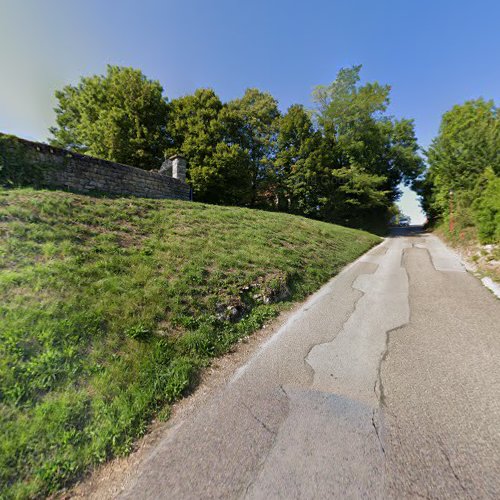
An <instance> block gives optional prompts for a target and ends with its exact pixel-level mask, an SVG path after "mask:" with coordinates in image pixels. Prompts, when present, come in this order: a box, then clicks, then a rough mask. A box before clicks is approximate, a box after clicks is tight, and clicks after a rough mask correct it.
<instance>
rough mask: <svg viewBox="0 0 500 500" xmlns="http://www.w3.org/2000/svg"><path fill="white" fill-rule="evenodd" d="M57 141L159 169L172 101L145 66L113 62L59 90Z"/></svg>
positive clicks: (53, 131)
mask: <svg viewBox="0 0 500 500" xmlns="http://www.w3.org/2000/svg"><path fill="white" fill-rule="evenodd" d="M56 98H57V101H58V104H57V107H56V108H55V112H56V126H55V127H52V128H51V129H50V132H51V134H52V138H51V140H50V142H51V144H52V145H54V146H59V147H63V148H67V149H71V150H73V151H77V152H81V153H86V154H89V155H91V156H97V157H99V158H104V159H106V160H111V161H116V162H120V163H126V164H130V165H134V166H137V167H141V168H145V169H152V168H158V165H159V164H160V163H161V159H162V158H163V155H164V150H165V148H166V147H167V145H168V137H167V134H166V124H167V120H168V106H167V101H166V99H165V98H164V97H163V88H162V87H161V85H160V84H159V82H156V81H152V80H149V79H147V78H146V77H145V76H144V75H143V74H142V72H141V71H140V70H136V69H133V68H125V67H119V66H111V65H110V66H108V68H107V73H106V75H95V76H91V77H84V78H81V80H80V82H79V83H78V85H76V86H73V85H67V86H66V87H64V88H63V89H62V90H59V91H56Z"/></svg>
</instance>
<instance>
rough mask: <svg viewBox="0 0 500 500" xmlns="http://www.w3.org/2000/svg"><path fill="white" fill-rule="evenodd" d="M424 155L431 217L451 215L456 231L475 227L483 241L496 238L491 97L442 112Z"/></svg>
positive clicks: (497, 137) (498, 159)
mask: <svg viewBox="0 0 500 500" xmlns="http://www.w3.org/2000/svg"><path fill="white" fill-rule="evenodd" d="M427 155H428V159H429V169H428V172H427V175H426V177H425V180H424V181H423V182H422V183H421V185H420V193H421V195H422V198H423V207H424V209H425V210H426V212H427V214H428V215H429V217H430V219H431V220H432V221H433V222H436V221H439V220H441V221H445V222H448V221H449V220H450V217H451V218H452V219H453V223H454V224H453V227H454V230H455V231H456V232H460V231H462V230H464V229H465V228H467V227H473V228H476V229H477V231H478V235H479V237H480V239H481V241H482V242H484V243H488V242H498V241H500V113H499V111H498V108H497V107H496V106H495V104H494V103H493V101H485V100H484V99H477V100H472V101H467V102H466V103H464V104H462V105H457V106H454V107H453V108H452V109H451V110H450V111H448V112H447V113H445V114H444V115H443V119H442V122H441V127H440V129H439V134H438V136H437V137H436V138H435V139H434V141H433V142H432V145H431V147H430V148H429V151H428V153H427ZM450 210H451V214H450Z"/></svg>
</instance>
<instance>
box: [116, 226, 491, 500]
mask: <svg viewBox="0 0 500 500" xmlns="http://www.w3.org/2000/svg"><path fill="white" fill-rule="evenodd" d="M415 239H416V238H415V236H412V234H411V232H410V233H406V234H405V235H403V237H395V238H389V239H387V240H386V241H385V242H384V243H383V244H382V245H381V246H379V247H377V248H375V249H372V250H371V251H370V252H368V253H367V254H365V256H363V257H362V258H361V259H359V260H358V261H357V262H355V263H353V264H352V265H350V266H348V268H346V269H345V270H344V271H343V272H341V273H340V274H339V275H338V276H337V277H336V278H335V279H333V280H331V281H330V282H329V283H328V284H327V285H326V286H325V287H323V288H322V289H321V290H320V291H319V292H318V293H316V294H315V295H314V296H313V297H312V298H311V299H310V300H309V301H308V302H307V303H306V304H304V305H303V307H301V308H300V309H299V310H298V311H297V313H295V314H294V315H293V316H292V317H290V319H289V320H288V322H287V323H286V324H285V325H284V326H283V327H282V328H280V330H279V331H278V332H277V334H275V335H274V336H273V337H271V338H270V339H269V340H268V341H267V342H265V343H264V344H263V345H262V346H261V348H260V349H259V350H258V351H257V352H256V353H255V355H254V356H253V357H252V358H251V359H250V360H249V361H248V362H247V363H246V364H245V365H244V366H242V367H241V368H240V369H238V370H237V372H236V373H235V374H234V376H233V377H232V379H231V380H230V381H229V383H228V384H227V385H226V386H225V387H223V388H222V389H221V392H220V393H218V394H217V397H214V398H213V399H212V400H211V401H209V402H208V403H207V404H206V405H205V406H203V407H200V409H199V411H198V413H196V415H194V417H193V418H191V419H190V420H188V421H186V422H185V424H184V425H183V426H182V427H180V428H179V429H178V430H176V432H175V434H174V435H171V436H170V437H169V439H165V440H164V441H163V442H161V443H160V444H159V446H158V447H157V449H156V450H155V451H154V453H152V454H151V456H150V457H149V459H147V460H145V461H144V463H143V464H142V465H141V467H140V469H139V470H138V471H134V474H135V475H134V481H133V482H132V483H131V484H129V485H127V487H126V488H124V492H123V495H122V497H123V498H134V500H135V499H136V498H139V499H145V498H151V499H152V498H155V499H156V498H174V497H175V498H176V499H183V498H231V499H232V498H239V497H244V498H247V499H264V498H266V499H267V498H286V499H302V498H331V497H339V498H346V497H347V498H401V497H417V496H418V497H422V498H429V497H436V496H439V497H442V498H454V497H459V498H464V497H465V496H466V490H465V484H467V486H469V484H470V488H469V491H476V492H481V491H483V492H494V493H496V492H497V491H498V492H500V490H499V487H500V484H499V483H500V480H499V479H497V478H496V476H494V475H493V474H489V475H488V469H485V468H484V467H483V469H482V473H483V476H485V477H487V481H488V484H487V487H485V488H484V489H483V490H481V487H480V486H478V485H477V484H476V489H475V490H474V489H473V487H474V484H473V482H474V479H471V477H480V475H479V474H476V475H475V476H471V475H470V474H469V475H468V476H464V474H465V473H463V471H466V470H468V469H467V467H469V464H470V463H471V462H474V460H475V457H474V456H470V454H469V455H467V453H465V454H464V453H463V449H464V448H463V445H461V446H462V448H460V450H459V451H457V449H456V448H453V446H454V443H455V441H454V440H455V434H453V433H452V432H451V431H448V433H443V434H442V435H443V436H444V437H443V439H442V440H441V441H439V442H438V439H437V437H439V436H440V435H441V434H440V432H441V429H440V428H436V424H435V422H440V425H441V426H443V427H446V426H447V425H448V421H449V420H450V418H452V417H453V415H455V417H454V418H455V421H454V422H460V421H461V420H460V419H466V420H467V419H468V420H467V422H468V424H467V425H468V432H470V433H471V434H473V435H477V436H479V437H480V438H481V439H478V440H476V441H471V440H470V439H469V440H467V436H466V437H465V438H463V439H464V441H465V442H466V443H467V445H468V446H469V447H470V448H471V449H476V448H477V449H479V450H480V451H481V453H483V454H484V453H486V458H484V457H482V456H481V460H484V463H487V464H489V465H490V469H492V470H494V467H495V464H497V462H498V465H499V467H497V470H500V460H498V459H497V458H495V457H492V456H491V455H488V454H487V452H485V451H484V449H483V448H481V446H482V443H488V442H492V443H497V441H499V440H498V439H497V438H495V436H498V435H500V432H497V433H496V434H495V429H494V428H493V430H491V429H489V428H487V429H488V432H487V433H486V434H485V435H483V434H481V432H483V430H484V428H485V427H484V422H483V421H482V423H483V424H482V426H481V427H480V428H479V427H478V429H479V430H476V427H477V426H476V427H475V426H474V425H475V422H474V421H470V419H469V417H468V415H467V414H465V413H464V411H463V408H464V404H467V400H465V401H464V399H463V398H462V396H461V394H459V393H457V390H456V388H455V389H454V388H453V378H452V377H453V376H456V375H457V372H456V370H457V366H458V367H459V366H460V363H464V362H467V360H468V359H469V358H470V357H471V356H472V355H473V354H474V352H473V351H474V348H475V347H476V344H477V343H478V342H480V339H481V336H484V335H485V333H484V332H490V333H491V332H492V331H493V330H494V327H493V328H491V327H489V326H488V320H489V319H490V318H492V321H493V320H495V318H497V319H498V318H499V315H498V309H495V305H491V303H489V302H488V300H489V299H490V295H489V293H488V292H487V291H486V290H484V289H483V288H482V286H481V285H480V284H477V286H478V287H479V288H478V289H476V288H474V287H475V286H476V285H475V282H474V283H471V282H470V281H467V280H469V279H473V278H471V277H470V276H468V275H466V274H465V273H464V270H463V266H461V265H460V262H457V261H456V257H454V256H453V254H452V253H450V252H447V249H446V247H444V245H442V244H441V243H440V242H439V241H436V238H435V237H433V236H425V237H418V239H417V241H416V242H415ZM422 248H425V255H426V256H427V257H426V258H427V259H428V260H427V261H424V262H421V257H422V255H421V253H420V252H423V250H422ZM419 259H420V260H419ZM430 262H432V264H431V265H429V263H430ZM419 266H420V267H419ZM422 266H423V267H422ZM410 270H411V272H410ZM431 271H432V272H431ZM422 273H423V274H422ZM420 274H422V277H421V276H420ZM429 276H430V278H429ZM424 277H425V279H424ZM433 280H434V281H433ZM464 280H465V281H464ZM428 282H429V283H430V282H432V283H431V286H429V285H428ZM455 282H456V283H457V284H459V285H460V286H462V287H465V288H466V290H467V292H463V293H462V292H461V291H460V287H455V288H454V287H453V284H454V283H455ZM443 286H446V287H447V288H446V289H447V295H445V296H442V294H441V292H440V287H443ZM461 293H462V295H464V297H461V295H460V294H461ZM412 294H413V295H412ZM481 294H486V295H487V296H486V297H484V296H483V295H481ZM448 296H453V297H454V298H455V299H456V300H457V301H459V302H460V301H461V302H460V304H461V305H460V307H456V308H455V309H454V314H455V315H456V316H457V317H458V320H457V321H456V322H455V323H454V324H455V327H454V328H455V330H456V332H458V333H457V335H456V336H455V337H452V335H454V334H455V331H453V330H450V328H448V329H447V330H446V335H445V336H442V337H439V336H438V335H437V333H439V329H440V328H443V323H446V321H447V319H446V318H448V317H449V316H448V315H446V314H445V313H446V312H447V311H442V310H441V309H440V308H439V307H437V306H436V304H437V305H439V302H440V301H443V300H445V301H446V300H448ZM473 297H479V298H478V299H476V303H475V307H477V308H480V307H481V304H482V303H483V302H485V301H486V302H488V304H487V305H486V306H485V311H487V314H485V319H484V321H483V323H482V327H481V329H480V330H478V331H477V332H475V337H474V339H475V343H474V345H471V346H468V349H466V357H463V356H461V353H460V352H459V353H456V352H455V351H456V349H455V343H456V342H458V341H460V339H461V337H460V335H467V334H468V333H469V332H470V328H471V326H470V325H471V324H472V325H475V323H476V322H477V321H478V320H477V319H476V318H474V317H473V316H472V315H470V314H468V311H467V307H464V305H463V304H468V302H469V301H470V300H471V298H473ZM491 299H492V300H495V299H494V298H492V297H491ZM415 303H416V304H417V305H416V306H415ZM445 303H446V307H448V308H450V307H453V304H452V302H451V301H448V302H445ZM412 304H413V305H412ZM450 304H452V305H450ZM478 304H479V305H478ZM410 306H411V307H412V309H411V315H410ZM415 307H417V309H414V308H415ZM430 310H432V315H431V317H427V316H428V313H427V311H430ZM415 311H416V312H415ZM443 318H445V319H443ZM498 323H500V319H499V321H498V322H497V324H498ZM415 324H417V326H415ZM436 325H437V326H436ZM461 328H462V329H465V333H463V332H462V331H461V330H460V329H461ZM467 329H468V330H467ZM409 332H411V335H410V334H409ZM438 337H439V339H440V342H441V344H433V342H437V340H436V339H437V338H438ZM497 337H498V336H497ZM497 337H495V336H486V340H484V346H486V347H484V348H482V350H479V352H478V354H477V359H478V360H480V362H479V361H478V363H479V365H478V366H480V368H479V369H478V371H477V373H476V378H475V379H474V383H475V384H477V383H479V382H478V381H480V380H481V377H482V378H485V377H488V376H489V375H488V373H486V374H485V373H484V370H483V368H482V364H485V363H489V362H490V361H491V360H493V359H496V358H494V356H493V355H492V354H491V355H489V357H485V356H484V350H485V349H486V351H487V352H490V350H491V349H498V350H497V351H494V350H493V351H491V352H498V353H499V354H500V345H498V348H497V347H494V346H496V345H497V344H498V341H497V340H496V339H497ZM421 338H425V339H426V340H425V342H427V344H425V348H426V350H424V351H421V350H420V351H419V349H422V346H421V344H420V343H419V342H420V339H421ZM452 338H453V341H452V340H450V339H452ZM495 342H497V344H495ZM409 346H412V347H409ZM443 346H444V347H443ZM439 349H441V351H442V352H445V353H446V355H443V354H441V357H438V358H436V357H434V358H433V363H428V362H427V358H432V356H433V355H434V352H435V351H439ZM446 356H448V357H450V356H455V358H454V359H455V361H454V363H452V364H451V365H450V364H446V359H444V358H445V357H446ZM491 362H492V363H494V361H491ZM398 363H399V364H398ZM440 363H441V364H443V366H444V368H442V367H441V366H440V365H439V364H440ZM422 367H425V369H422ZM410 368H411V371H410ZM495 369H496V370H497V372H496V373H498V365H497V364H493V365H491V366H489V370H490V372H493V371H494V370H495ZM439 370H441V371H439ZM481 370H483V371H481ZM459 374H460V373H459ZM478 374H479V375H478ZM468 380H469V379H464V380H461V384H465V383H467V381H468ZM492 380H493V381H491V380H490V379H488V383H489V386H491V387H494V379H492ZM471 383H472V382H471ZM404 384H406V385H404ZM402 387H405V390H404V392H401V390H402V389H401V388H402ZM485 387H487V386H485ZM459 389H460V391H461V390H462V388H461V387H459ZM470 390H471V391H473V390H474V386H471V389H470ZM483 390H485V391H487V390H488V389H487V388H486V389H483ZM439 391H440V392H439ZM433 392H439V393H440V394H441V398H439V397H435V396H434V393H433ZM462 392H463V391H462ZM448 397H450V398H451V399H450V404H448V399H447V398H448ZM454 398H455V399H456V401H458V402H459V403H460V404H455V406H453V403H454V401H455V399H454ZM430 400H432V405H434V406H430V404H429V403H428V401H430ZM471 401H473V402H474V404H482V405H483V407H484V408H485V411H484V413H486V414H487V415H488V416H489V419H490V420H494V419H492V418H491V414H495V411H496V410H495V408H496V406H495V404H496V403H495V401H496V400H495V399H494V398H490V399H489V400H486V401H482V400H481V399H478V398H477V397H476V399H474V400H472V399H471ZM488 405H490V406H488ZM490 408H493V410H490V411H489V413H488V412H487V410H488V409H490ZM473 411H474V407H470V408H469V412H471V413H472V412H473ZM498 411H500V408H498ZM427 412H428V413H429V414H432V418H431V417H428V415H427ZM453 412H455V414H453ZM443 415H444V417H443ZM449 415H451V417H450V418H448V416H449ZM457 415H458V416H457ZM476 418H477V417H476ZM488 422H489V421H488ZM454 425H455V424H454ZM450 429H452V430H456V429H457V427H456V426H455V427H453V426H451V427H450ZM458 429H460V428H458ZM497 431H500V430H499V429H497ZM474 433H476V434H474ZM484 436H487V438H488V439H487V440H486V439H485V438H484ZM495 439H497V441H495ZM488 440H489V441H488ZM439 443H441V444H439ZM497 444H498V447H497V449H500V442H498V443H497ZM450 449H451V450H453V455H452V456H453V457H454V462H453V463H452V462H451V460H450V456H449V454H448V453H447V450H450ZM466 449H467V448H466ZM493 449H494V448H493ZM460 453H462V454H463V456H461V455H460ZM464 457H465V458H464ZM460 458H461V460H459V459H460ZM466 459H467V460H466ZM495 460H497V461H496V462H495ZM455 463H456V464H457V466H458V467H455ZM473 465H474V464H473ZM474 466H475V465H474ZM477 467H479V465H478V466H477ZM471 470H477V468H476V469H471ZM455 483H456V486H455ZM435 492H437V493H436V494H434V493H435ZM478 496H484V497H488V495H478ZM489 496H490V497H491V495H489ZM497 496H498V495H497Z"/></svg>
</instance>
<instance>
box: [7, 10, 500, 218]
mask: <svg viewBox="0 0 500 500" xmlns="http://www.w3.org/2000/svg"><path fill="white" fill-rule="evenodd" d="M499 20H500V2H498V1H493V0H476V1H464V0H455V1H451V0H433V1H429V0H418V1H417V0H399V1H395V0H391V1H390V0H381V1H368V0H358V1H356V0H350V1H349V0H344V1H342V2H341V1H337V0H330V1H327V0H321V1H320V0H309V1H303V2H297V1H294V2H292V1H284V0H275V1H273V0H267V1H263V0H247V1H245V2H242V1H237V0H233V1H227V0H211V1H210V0H182V1H173V0H170V1H159V0H142V1H130V0H100V1H97V0H85V1H82V0H80V1H76V0H45V1H44V0H0V64H1V65H0V68H1V76H0V130H1V131H4V132H9V133H13V134H17V135H20V136H23V137H27V138H31V139H37V140H45V139H46V138H47V136H48V133H47V128H48V127H49V126H50V125H51V124H52V123H53V120H54V115H53V111H52V108H53V107H54V104H55V102H54V99H53V93H54V90H55V89H57V88H60V87H62V86H63V85H65V84H67V83H76V82H77V81H78V78H79V77H80V76H81V75H88V74H93V73H102V72H104V71H105V67H106V64H107V63H111V64H120V65H129V66H134V67H137V68H140V69H142V70H143V72H144V73H145V74H146V75H147V76H148V77H150V78H153V79H158V80H160V82H161V83H162V85H163V87H164V89H165V93H166V95H167V96H168V97H169V98H174V97H177V96H179V95H183V94H186V93H190V92H192V91H194V90H195V89H196V88H198V87H212V88H214V89H215V90H216V92H217V93H218V94H219V95H220V97H221V98H222V99H223V100H228V99H232V98H234V97H237V96H240V95H241V94H242V93H243V91H244V89H245V88H247V87H258V88H260V89H262V90H267V91H269V92H271V93H272V94H273V95H274V96H275V97H276V98H277V99H278V100H279V102H280V107H281V108H282V109H283V110H285V109H286V108H287V107H288V106H289V105H291V104H293V103H296V102H299V103H303V104H305V105H308V104H310V94H311V90H312V89H313V88H314V86H315V85H318V84H327V83H329V82H331V81H332V80H333V79H334V78H335V75H336V73H337V71H338V70H339V68H341V67H343V66H344V67H345V66H352V65H354V64H362V65H363V70H362V78H363V81H373V80H377V81H379V82H380V83H388V84H390V85H391V86H392V93H391V107H390V112H391V113H392V114H394V115H395V116H398V117H407V118H413V119H414V120H415V125H416V131H417V135H418V138H419V141H420V144H421V145H422V146H423V147H427V146H428V145H429V143H430V141H431V140H432V137H433V136H435V134H436V133H437V130H438V127H439V122H440V117H441V115H442V113H443V112H445V111H446V110H448V109H449V108H450V107H451V106H453V105H454V104H456V103H461V102H463V101H465V100H467V99H471V98H476V97H479V96H483V97H485V98H489V99H494V100H495V101H496V102H497V103H498V101H499V100H500V99H499V98H500V29H499V26H500V21H499ZM412 200H413V202H414V197H411V196H408V194H407V195H406V196H405V197H404V199H403V201H402V205H403V210H405V212H407V213H409V214H410V215H412V216H413V217H414V218H415V217H416V216H417V215H418V214H417V211H418V208H415V207H416V205H415V206H413V208H412V207H411V203H412Z"/></svg>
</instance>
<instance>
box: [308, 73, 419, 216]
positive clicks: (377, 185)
mask: <svg viewBox="0 0 500 500" xmlns="http://www.w3.org/2000/svg"><path fill="white" fill-rule="evenodd" d="M360 70H361V66H354V67H352V68H348V69H341V70H340V71H339V73H338V75H337V78H336V79H335V81H334V82H333V83H331V84H330V85H328V86H319V87H316V89H315V91H314V93H313V100H314V101H315V103H316V108H315V118H316V121H317V124H318V127H319V130H321V132H322V135H323V143H324V147H327V148H328V151H327V152H325V153H324V154H323V157H324V160H325V161H326V163H325V164H324V168H325V169H327V170H328V172H327V173H326V172H325V173H326V175H325V181H324V182H323V186H324V187H325V188H326V190H325V192H324V193H323V194H322V196H321V197H320V199H321V200H322V204H321V206H320V212H321V217H322V218H325V219H327V220H333V221H336V222H341V223H345V224H349V225H360V224H362V223H365V222H366V221H367V220H369V219H373V220H378V219H380V218H383V217H385V215H386V212H388V210H389V208H390V207H391V206H392V204H393V202H394V201H395V200H396V199H397V198H398V197H399V195H400V192H399V190H398V185H399V184H400V183H401V182H404V183H406V184H411V183H413V182H414V181H415V180H416V179H417V178H418V176H419V175H420V174H421V173H422V170H423V163H422V159H421V158H420V156H419V154H418V151H419V147H418V144H417V140H416V137H415V133H414V125H413V122H412V121H411V120H406V119H403V120H396V119H394V118H393V117H391V116H389V115H387V114H386V111H387V107H388V104H389V93H390V87H389V86H388V85H380V84H378V83H368V84H365V85H362V86H361V85H359V79H360V77H359V72H360Z"/></svg>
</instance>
